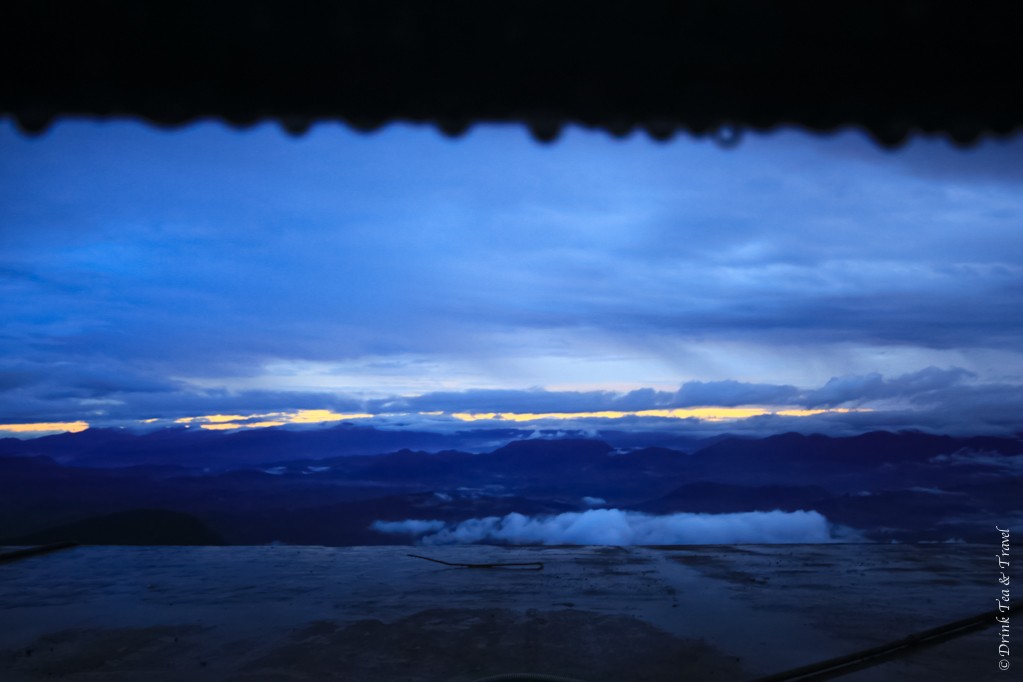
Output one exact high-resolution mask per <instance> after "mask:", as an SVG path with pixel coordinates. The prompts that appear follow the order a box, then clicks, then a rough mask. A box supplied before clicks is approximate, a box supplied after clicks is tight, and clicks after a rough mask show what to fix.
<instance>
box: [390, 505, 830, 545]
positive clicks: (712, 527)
mask: <svg viewBox="0 0 1023 682" xmlns="http://www.w3.org/2000/svg"><path fill="white" fill-rule="evenodd" d="M438 524H439V525H438ZM372 527H373V528H374V529H375V530H378V531H380V532H383V533H391V534H409V535H419V536H422V537H421V538H420V542H422V543H423V544H427V545H445V544H472V543H509V544H514V545H530V544H539V545H675V544H735V543H800V542H830V541H832V535H831V531H830V528H829V524H828V521H827V519H825V518H824V517H823V516H822V515H821V514H819V513H817V512H815V511H796V512H782V511H770V512H744V513H737V514H688V513H685V514H670V515H664V516H655V515H650V514H642V513H639V512H630V511H622V510H620V509H591V510H588V511H584V512H568V513H564V514H558V515H556V516H536V517H529V516H524V515H522V514H518V513H512V514H508V515H507V516H504V517H497V516H489V517H486V518H482V519H468V520H466V521H462V522H459V523H457V524H444V523H443V522H440V521H420V520H408V521H390V522H383V521H377V522H375V523H374V524H373V526H372Z"/></svg>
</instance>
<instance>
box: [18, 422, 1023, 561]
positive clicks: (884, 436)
mask: <svg viewBox="0 0 1023 682" xmlns="http://www.w3.org/2000/svg"><path fill="white" fill-rule="evenodd" d="M92 431H93V430H91V429H90V430H89V431H85V432H83V433H81V434H65V435H62V436H53V437H50V438H40V439H36V440H34V441H14V442H11V440H10V439H7V440H3V441H0V453H2V452H4V451H10V452H11V454H17V455H20V456H3V455H2V454H0V537H9V538H15V539H32V541H39V542H42V541H51V540H53V541H55V540H61V539H66V536H65V537H58V536H55V535H45V536H43V535H39V534H40V533H42V532H43V531H44V530H47V529H56V528H61V529H64V530H66V527H68V524H70V525H71V526H74V524H75V523H78V522H80V519H82V518H86V517H96V518H106V520H105V521H104V522H103V523H104V524H110V523H114V522H113V521H110V518H113V519H114V520H115V521H116V520H117V519H118V518H119V517H116V516H114V517H110V516H109V515H111V514H117V513H122V512H131V513H133V514H137V513H138V511H137V510H139V509H151V508H157V509H165V510H173V511H174V512H182V513H185V514H190V515H192V516H193V517H195V518H196V519H202V520H203V522H205V523H207V524H208V525H209V527H210V528H211V529H213V530H212V532H215V533H217V534H219V535H220V536H223V537H224V538H225V539H226V540H227V541H229V542H232V543H261V542H270V541H273V540H279V541H282V542H302V543H314V544H315V543H325V544H337V545H345V544H378V543H383V542H395V541H400V538H395V537H394V536H385V535H384V534H381V533H377V532H375V531H373V530H372V529H371V528H370V526H371V524H372V522H373V521H375V520H402V519H406V518H416V519H427V518H429V519H439V520H443V521H448V522H457V521H461V520H465V519H469V518H475V517H485V516H494V515H502V514H507V513H510V512H513V511H517V512H520V513H523V514H555V513H561V512H565V511H584V510H586V509H588V508H590V505H589V502H588V500H590V501H591V500H592V499H593V498H600V499H601V500H603V502H602V503H601V506H607V507H617V508H619V509H626V510H635V511H642V512H647V513H657V514H662V513H676V512H699V513H724V512H741V511H770V510H773V509H780V510H796V509H806V510H808V511H809V510H814V511H818V512H820V513H822V514H824V515H825V516H826V517H827V518H828V519H829V520H830V521H832V522H834V523H838V524H842V525H846V526H851V527H853V528H856V529H859V530H860V531H862V532H863V533H865V534H866V535H867V536H868V537H874V538H877V539H897V540H904V541H912V540H913V539H914V538H928V539H935V540H942V539H947V538H950V537H956V538H958V537H962V538H964V539H969V538H981V537H983V533H984V532H986V530H985V529H986V528H987V527H988V526H990V522H991V521H992V519H995V520H1000V519H1003V518H1009V517H1010V516H1013V515H1015V514H1018V513H1019V512H1021V511H1023V502H1021V500H1020V498H1019V494H1018V491H1019V490H1021V489H1023V458H1021V457H1020V456H1019V455H1021V454H1023V441H1021V440H1020V439H1018V438H992V437H982V438H960V437H951V436H940V435H931V434H923V433H918V432H900V433H890V432H875V433H867V434H863V435H860V436H853V437H829V436H824V435H802V434H797V433H786V434H780V435H777V436H771V437H768V438H759V439H756V438H737V437H728V438H722V439H717V440H715V441H713V442H709V443H706V444H705V447H702V448H698V449H695V450H693V451H690V452H684V451H682V450H676V449H671V448H665V447H661V446H656V447H640V448H635V449H630V450H628V451H623V450H620V449H615V448H614V447H612V445H611V444H609V443H607V442H604V441H602V440H597V439H583V438H535V437H533V438H522V437H519V438H517V439H513V440H511V442H508V441H505V443H504V445H501V446H500V447H496V448H493V447H491V448H490V451H485V452H480V453H472V452H465V451H460V450H457V449H441V450H440V451H427V450H422V449H414V448H398V449H395V450H391V451H387V452H385V453H384V454H376V452H375V451H372V450H371V451H370V452H369V453H366V452H363V453H361V454H360V453H359V452H358V451H357V450H358V447H362V446H358V447H357V446H356V444H357V443H360V442H361V443H363V444H365V443H386V442H389V441H388V440H387V439H388V438H391V436H387V435H382V432H380V431H378V430H376V429H365V428H363V427H351V426H344V425H343V426H340V427H337V428H330V429H322V430H320V431H287V430H281V429H279V430H270V431H252V432H246V433H242V434H230V435H224V434H218V433H209V432H196V431H195V430H183V429H173V430H169V431H166V432H154V433H152V434H145V435H132V434H130V433H127V432H123V431H110V430H107V431H104V430H98V432H97V433H92ZM504 433H505V435H509V434H514V435H518V436H522V432H519V431H515V430H509V431H507V432H504ZM456 440H457V439H456ZM441 442H445V441H441ZM657 442H664V441H663V439H660V438H658V440H657ZM366 447H369V446H366ZM147 448H151V449H148V450H147ZM133 453H135V454H133ZM135 455H138V456H137V458H135ZM87 462H102V463H103V464H102V466H87V465H86V463H87ZM184 462H190V463H191V464H189V465H187V466H186V465H184ZM202 462H218V463H219V464H217V465H216V466H209V467H206V466H199V465H200V464H201V463H202ZM113 463H121V464H131V466H121V467H118V468H112V464H113ZM168 513H170V512H168ZM996 517H997V518H996ZM127 518H128V519H129V521H124V523H126V524H127V525H126V526H125V527H128V528H130V527H133V524H132V522H130V518H132V517H127ZM93 520H95V519H93ZM118 523H120V522H118ZM115 525H116V524H115ZM119 527H120V526H119ZM134 527H135V528H136V529H137V530H139V531H140V532H141V531H142V530H145V529H146V528H147V525H146V524H145V523H141V522H137V523H135V524H134ZM148 527H152V528H155V527H156V526H155V525H154V524H153V523H150V524H149V525H148ZM74 528H75V529H77V530H81V529H80V528H78V527H77V526H74ZM77 530H76V532H77ZM186 536H187V534H186ZM117 537H120V536H116V534H115V537H113V538H109V539H117ZM204 537H205V536H203V535H201V534H200V535H198V536H196V538H197V539H196V541H201V542H207V541H211V540H210V539H209V538H208V537H205V539H203V538H204ZM157 540H158V538H153V537H148V539H146V540H144V541H145V542H156V541H157ZM90 541H91V540H90ZM99 541H104V540H99ZM118 541H122V540H118ZM182 541H183V540H182Z"/></svg>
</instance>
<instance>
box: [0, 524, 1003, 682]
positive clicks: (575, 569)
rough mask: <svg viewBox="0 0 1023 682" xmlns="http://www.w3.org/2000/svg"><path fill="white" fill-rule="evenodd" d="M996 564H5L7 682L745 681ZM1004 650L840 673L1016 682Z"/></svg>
mask: <svg viewBox="0 0 1023 682" xmlns="http://www.w3.org/2000/svg"><path fill="white" fill-rule="evenodd" d="M409 552H414V553H418V554H425V555H429V556H433V557H436V558H439V559H444V560H446V561H451V562H471V563H481V562H526V561H542V562H543V563H544V570H542V571H529V570H521V569H465V568H450V567H445V566H440V565H437V564H431V563H429V562H424V561H421V560H418V559H413V558H409V557H408V556H406V555H407V554H408V553H409ZM993 566H994V559H993V550H992V548H988V547H983V546H977V545H838V544H836V545H744V546H730V547H729V546H706V547H671V548H648V547H628V548H616V547H518V548H503V547H487V546H458V547H434V548H415V549H413V548H409V547H340V548H328V547H291V546H262V547H77V548H74V549H69V550H64V551H62V552H58V553H56V554H50V555H43V556H38V557H32V558H28V559H23V560H20V561H16V562H12V563H10V564H4V565H0V679H3V680H11V681H12V682H16V681H22V680H24V681H35V680H50V679H66V680H115V681H120V680H184V679H187V680H196V681H199V682H202V681H205V680H232V681H239V682H240V681H242V680H245V681H252V682H256V681H259V682H270V681H277V680H280V681H282V682H283V681H285V680H287V681H291V680H370V681H371V680H417V681H418V680H422V681H427V680H429V681H432V680H438V681H441V680H443V681H452V682H455V681H457V682H463V681H464V682H469V681H471V680H474V679H477V678H480V677H484V676H487V675H496V674H500V673H508V672H537V673H547V674H555V675H564V676H570V677H576V678H580V679H583V680H589V681H592V682H597V681H600V680H637V681H639V680H650V681H660V680H672V681H683V680H723V681H730V680H736V681H742V680H749V679H755V678H756V677H759V676H762V675H766V674H769V673H773V672H778V671H781V670H786V669H789V668H793V667H796V666H801V665H805V664H808V663H812V662H815V661H818V660H823V659H826V658H831V657H834V656H839V655H843V654H847V653H851V652H853V651H857V650H861V649H865V648H868V647H872V646H877V645H879V644H883V643H885V642H888V641H892V640H895V639H899V638H901V637H905V636H906V635H909V634H911V633H914V632H918V631H921V630H924V629H928V628H931V627H935V626H938V625H942V624H944V623H946V622H949V621H952V620H956V619H959V618H963V617H966V616H970V615H974V614H976V613H980V612H983V611H987V610H990V609H992V608H994V603H995V597H996V596H997V594H998V585H997V580H996V579H997V574H996V573H995V571H994V569H993V568H992V567H993ZM997 644H998V642H997V635H996V631H995V630H994V629H988V630H984V631H980V632H977V633H973V634H970V635H967V636H965V637H962V638H959V639H957V640H954V641H951V642H947V643H944V644H942V645H939V646H937V647H931V648H927V649H923V650H921V651H920V652H918V653H916V654H913V655H911V656H907V657H903V658H899V659H897V660H894V661H890V662H887V663H884V664H882V665H881V666H877V667H873V668H869V669H865V670H862V671H858V672H856V673H853V674H850V675H848V676H846V677H844V678H843V679H848V680H851V681H854V682H865V681H867V680H878V681H880V682H888V681H893V682H894V681H896V680H900V681H901V680H911V681H912V680H946V679H947V680H971V682H981V681H983V680H987V679H991V680H995V679H998V680H1005V679H1007V678H1006V675H1005V673H1002V672H1001V671H999V670H998V669H997V664H998V657H997V652H996V649H997ZM1010 676H1011V673H1010Z"/></svg>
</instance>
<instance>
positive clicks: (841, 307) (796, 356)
mask: <svg viewBox="0 0 1023 682" xmlns="http://www.w3.org/2000/svg"><path fill="white" fill-rule="evenodd" d="M1021 190H1023V139H1021V138H1019V137H1018V136H1017V137H1015V138H1012V139H1009V140H989V141H986V142H984V143H982V144H980V145H979V146H977V147H975V148H973V149H970V150H962V149H958V148H956V147H954V146H952V145H950V144H949V143H948V142H946V141H944V140H942V139H939V138H928V137H917V138H915V139H913V140H912V141H911V142H910V143H909V144H908V145H906V146H905V147H903V148H902V149H900V150H897V151H894V152H893V151H889V150H882V149H879V148H878V147H876V146H875V145H874V144H873V143H872V142H871V141H870V140H869V139H868V138H867V137H866V136H865V135H863V134H861V133H859V132H857V131H855V130H847V131H843V132H841V133H838V134H834V135H828V136H819V135H811V134H807V133H805V132H802V131H798V130H782V131H779V132H774V133H770V134H746V135H745V136H744V137H743V139H742V140H741V142H740V143H739V144H738V145H737V146H736V147H735V148H727V149H726V148H723V147H721V146H719V145H717V144H715V143H714V142H713V141H712V140H709V139H706V138H695V137H691V136H686V135H680V136H678V137H676V138H675V139H673V140H672V141H670V142H668V143H658V142H654V141H652V140H650V139H648V138H646V137H645V136H643V135H641V134H636V135H632V136H629V137H626V138H624V139H616V138H612V137H611V136H609V135H607V134H606V133H603V132H599V131H590V130H585V129H582V128H578V127H576V128H569V129H568V130H566V132H565V133H564V134H563V135H562V136H561V137H560V138H559V139H558V140H557V141H556V142H554V143H552V144H546V145H545V144H540V143H537V142H536V141H534V140H533V139H532V138H530V137H529V135H528V134H527V132H526V131H525V130H524V129H523V128H522V127H521V126H517V125H478V126H476V127H475V128H473V129H472V130H470V131H469V133H468V134H466V135H464V136H463V137H460V138H456V139H452V138H446V137H444V136H442V135H441V134H439V133H438V132H437V131H436V130H435V129H433V128H431V127H429V126H417V125H411V124H394V125H391V126H388V127H386V128H384V129H383V130H381V131H378V132H375V133H372V134H362V133H357V132H354V131H352V130H349V129H348V128H346V127H344V126H343V125H341V124H329V123H322V124H320V125H317V126H315V127H314V128H313V129H312V130H311V131H310V132H309V133H308V134H306V135H305V136H302V137H292V136H289V135H287V134H285V133H283V132H282V131H281V130H280V129H279V128H278V127H277V126H275V125H272V124H269V123H268V124H264V125H259V126H255V127H252V128H249V129H245V130H236V129H231V128H228V127H226V126H224V125H222V124H221V123H217V122H202V123H197V124H193V125H190V126H187V127H184V128H180V129H173V130H168V129H160V128H156V127H151V126H148V125H146V124H142V123H139V122H133V121H126V120H120V121H108V122H97V121H90V120H75V119H69V120H64V121H62V122H59V123H58V124H56V125H55V126H54V127H53V128H52V129H51V130H49V131H48V132H47V133H46V134H44V135H41V136H39V137H25V136H22V135H21V134H20V133H18V132H17V130H16V128H15V127H14V125H13V124H12V123H11V122H10V121H9V120H0V320H2V322H0V436H2V435H4V434H5V433H6V434H7V435H19V434H20V435H26V434H27V435H39V434H41V433H50V432H54V431H60V430H80V429H83V428H86V427H87V426H91V427H97V426H129V427H137V426H144V425H150V426H153V425H156V426H162V425H171V424H188V425H190V426H201V427H204V428H228V429H229V428H237V427H241V426H252V425H260V426H268V425H281V424H292V423H305V424H309V423H327V424H329V423H337V422H339V421H358V420H362V423H367V424H375V425H380V426H383V427H388V425H394V424H398V423H401V424H405V425H407V424H414V425H416V426H417V427H418V426H424V427H427V428H436V429H446V428H467V427H469V426H473V425H487V426H493V425H494V424H498V423H503V424H507V423H510V422H513V423H526V424H530V425H537V426H549V425H553V424H564V425H569V426H573V427H580V428H583V427H585V428H604V427H611V426H613V427H614V428H635V429H642V428H650V427H653V426H656V428H666V427H670V428H679V429H702V430H703V431H707V430H710V431H714V430H722V431H724V430H727V431H743V430H746V431H750V432H758V433H759V432H771V431H781V430H800V431H822V432H855V431H863V430H870V429H875V428H886V429H896V428H920V429H924V430H931V431H943V432H950V433H1017V432H1021V431H1023V428H1021V423H1020V422H1021V417H1020V415H1023V314H1021V312H1023V191H1021Z"/></svg>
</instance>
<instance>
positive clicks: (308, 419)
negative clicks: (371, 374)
mask: <svg viewBox="0 0 1023 682" xmlns="http://www.w3.org/2000/svg"><path fill="white" fill-rule="evenodd" d="M374 416H375V415H372V414H369V413H366V412H352V413H342V412H331V411H330V410H295V411H294V412H267V413H265V414H250V415H243V414H206V415H201V416H198V417H181V418H179V419H175V420H174V423H175V424H198V425H199V427H200V428H203V429H207V430H210V431H223V430H226V429H239V428H260V427H266V426H284V425H285V424H322V423H326V422H337V421H345V420H347V419H371V418H372V417H374ZM251 419H256V420H259V421H247V420H251ZM154 421H157V420H155V419H146V420H144V423H147V424H148V423H152V422H154Z"/></svg>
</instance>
